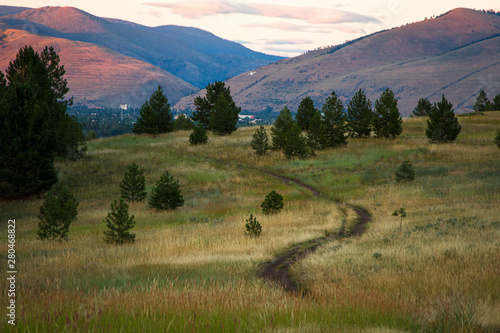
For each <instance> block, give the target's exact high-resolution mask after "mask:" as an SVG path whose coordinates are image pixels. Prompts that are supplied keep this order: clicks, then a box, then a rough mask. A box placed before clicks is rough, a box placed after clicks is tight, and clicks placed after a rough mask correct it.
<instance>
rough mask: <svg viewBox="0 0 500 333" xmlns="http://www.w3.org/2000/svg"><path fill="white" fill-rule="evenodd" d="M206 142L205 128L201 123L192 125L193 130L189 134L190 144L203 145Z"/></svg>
mask: <svg viewBox="0 0 500 333" xmlns="http://www.w3.org/2000/svg"><path fill="white" fill-rule="evenodd" d="M207 142H208V134H207V130H206V129H205V128H204V127H203V125H202V124H197V125H196V126H194V129H193V132H192V133H191V134H190V135H189V143H190V144H192V145H203V144H205V143H207Z"/></svg>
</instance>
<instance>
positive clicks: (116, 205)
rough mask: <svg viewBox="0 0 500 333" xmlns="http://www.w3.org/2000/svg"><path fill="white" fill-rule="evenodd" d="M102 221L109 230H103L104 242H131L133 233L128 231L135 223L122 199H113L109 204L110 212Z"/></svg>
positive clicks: (133, 239) (133, 238) (133, 236)
mask: <svg viewBox="0 0 500 333" xmlns="http://www.w3.org/2000/svg"><path fill="white" fill-rule="evenodd" d="M103 222H104V223H106V227H108V229H109V230H107V231H105V232H104V241H105V242H106V243H117V244H124V243H133V242H134V241H135V234H131V233H130V232H128V231H129V230H130V229H132V228H133V227H134V225H135V221H134V215H132V216H129V213H128V205H127V203H126V202H125V201H124V200H123V199H120V201H116V200H115V201H114V202H113V203H112V204H111V212H109V213H108V216H107V217H106V218H104V220H103Z"/></svg>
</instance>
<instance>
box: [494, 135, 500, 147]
mask: <svg viewBox="0 0 500 333" xmlns="http://www.w3.org/2000/svg"><path fill="white" fill-rule="evenodd" d="M495 144H496V145H497V147H498V148H500V131H497V134H496V135H495Z"/></svg>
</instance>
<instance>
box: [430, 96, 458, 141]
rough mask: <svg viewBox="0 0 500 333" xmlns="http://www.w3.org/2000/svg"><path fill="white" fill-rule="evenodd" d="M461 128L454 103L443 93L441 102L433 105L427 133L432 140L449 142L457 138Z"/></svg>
mask: <svg viewBox="0 0 500 333" xmlns="http://www.w3.org/2000/svg"><path fill="white" fill-rule="evenodd" d="M461 129H462V126H460V123H459V122H458V119H457V117H455V113H454V112H453V105H452V104H451V103H450V102H448V101H447V100H446V99H445V98H444V95H443V98H442V99H441V102H439V103H435V104H434V105H433V106H432V109H431V111H430V113H429V119H427V129H426V130H425V135H426V136H427V137H428V138H429V140H430V141H431V142H448V141H453V140H455V139H456V137H457V136H458V133H460V130H461Z"/></svg>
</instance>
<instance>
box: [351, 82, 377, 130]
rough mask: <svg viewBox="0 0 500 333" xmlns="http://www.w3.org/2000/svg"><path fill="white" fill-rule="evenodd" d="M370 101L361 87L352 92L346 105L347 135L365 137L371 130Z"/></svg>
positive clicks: (371, 114) (371, 113)
mask: <svg viewBox="0 0 500 333" xmlns="http://www.w3.org/2000/svg"><path fill="white" fill-rule="evenodd" d="M372 118H373V112H372V103H371V102H370V100H369V99H367V98H366V95H365V92H364V91H363V90H361V89H359V90H358V92H356V93H355V94H354V96H353V97H352V98H351V100H350V101H349V104H348V105H347V126H348V131H349V136H350V137H353V138H366V137H369V136H370V133H371V131H372V127H371V124H372Z"/></svg>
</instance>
